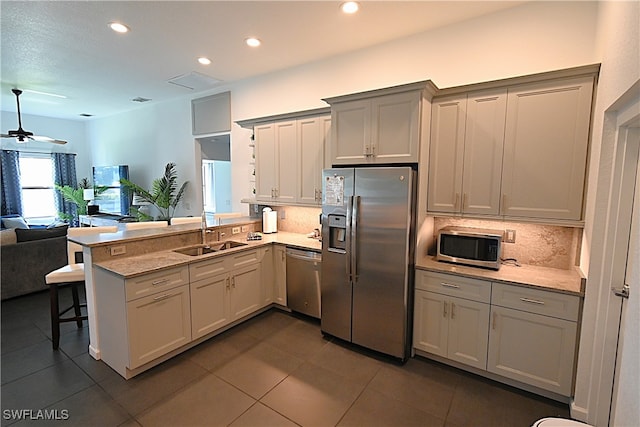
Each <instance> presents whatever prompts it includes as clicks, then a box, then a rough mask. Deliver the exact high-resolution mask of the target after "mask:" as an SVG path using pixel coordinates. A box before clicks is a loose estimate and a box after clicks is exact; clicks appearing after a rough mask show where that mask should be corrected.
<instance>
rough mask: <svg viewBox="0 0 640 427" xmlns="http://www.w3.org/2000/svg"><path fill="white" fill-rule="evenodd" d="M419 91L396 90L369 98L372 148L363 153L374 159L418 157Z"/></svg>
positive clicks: (404, 160)
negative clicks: (401, 91)
mask: <svg viewBox="0 0 640 427" xmlns="http://www.w3.org/2000/svg"><path fill="white" fill-rule="evenodd" d="M420 97H421V93H420V92H408V93H398V94H394V95H386V96H381V97H378V98H374V99H372V101H371V112H372V115H373V116H372V119H371V123H372V130H371V148H370V149H369V150H367V149H366V145H365V153H368V154H369V155H370V158H372V159H373V161H374V162H375V163H413V162H417V161H418V147H419V145H420V144H419V141H420Z"/></svg>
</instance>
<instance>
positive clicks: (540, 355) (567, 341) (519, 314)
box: [487, 306, 576, 396]
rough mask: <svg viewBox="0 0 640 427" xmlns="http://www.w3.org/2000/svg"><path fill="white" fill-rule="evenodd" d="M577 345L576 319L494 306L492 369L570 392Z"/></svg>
mask: <svg viewBox="0 0 640 427" xmlns="http://www.w3.org/2000/svg"><path fill="white" fill-rule="evenodd" d="M575 347H576V322H570V321H568V320H562V319H556V318H554V317H548V316H542V315H539V314H532V313H526V312H523V311H518V310H512V309H509V308H503V307H496V306H493V307H492V308H491V331H490V334H489V359H488V363H487V369H488V370H489V371H490V372H493V373H495V374H498V375H502V376H504V377H507V378H511V379H514V380H517V381H521V382H523V383H526V384H530V385H533V386H536V387H540V388H542V389H545V390H549V391H553V392H555V393H558V394H560V395H563V396H570V395H571V388H572V379H573V360H574V355H575Z"/></svg>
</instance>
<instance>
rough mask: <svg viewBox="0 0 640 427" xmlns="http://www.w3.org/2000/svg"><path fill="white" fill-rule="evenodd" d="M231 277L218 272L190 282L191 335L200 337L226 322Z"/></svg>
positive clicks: (228, 318) (227, 319) (227, 318)
mask: <svg viewBox="0 0 640 427" xmlns="http://www.w3.org/2000/svg"><path fill="white" fill-rule="evenodd" d="M230 285H231V279H230V277H229V275H228V274H220V275H218V276H214V277H210V278H208V279H204V280H199V281H197V282H194V283H191V285H190V294H191V335H192V337H193V339H196V338H200V337H202V336H205V335H207V334H208V333H210V332H213V331H215V330H216V329H219V328H221V327H223V326H225V325H226V324H228V323H229V322H230V321H231V319H230V317H229V291H230Z"/></svg>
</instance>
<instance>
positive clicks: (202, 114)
mask: <svg viewBox="0 0 640 427" xmlns="http://www.w3.org/2000/svg"><path fill="white" fill-rule="evenodd" d="M191 126H192V134H193V135H204V134H209V133H217V132H230V131H231V92H222V93H218V94H215V95H211V96H205V97H204V98H197V99H192V100H191Z"/></svg>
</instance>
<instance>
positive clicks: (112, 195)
mask: <svg viewBox="0 0 640 427" xmlns="http://www.w3.org/2000/svg"><path fill="white" fill-rule="evenodd" d="M121 178H125V179H129V166H127V165H118V166H94V167H93V185H95V186H96V187H97V186H105V187H107V191H105V192H104V193H102V194H100V197H99V198H98V199H96V201H95V202H94V204H96V205H98V206H99V207H100V213H109V214H114V215H129V207H130V205H131V198H130V196H129V191H128V190H127V189H126V188H125V187H123V186H122V185H121V184H120V179H121Z"/></svg>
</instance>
